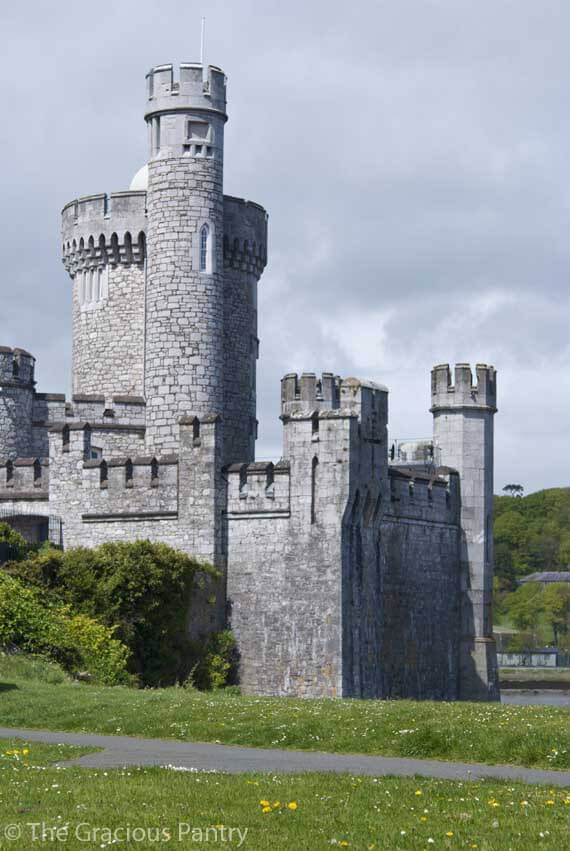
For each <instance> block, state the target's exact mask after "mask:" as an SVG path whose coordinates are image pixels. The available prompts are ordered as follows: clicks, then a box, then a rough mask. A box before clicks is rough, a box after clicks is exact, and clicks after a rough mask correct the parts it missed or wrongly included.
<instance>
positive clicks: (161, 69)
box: [145, 62, 226, 119]
mask: <svg viewBox="0 0 570 851" xmlns="http://www.w3.org/2000/svg"><path fill="white" fill-rule="evenodd" d="M177 74H178V79H176V77H175V69H174V66H173V65H171V64H169V65H157V66H155V67H154V68H151V69H150V71H149V72H148V74H147V75H146V110H145V118H147V119H148V118H149V116H151V115H153V114H155V113H157V112H174V111H185V110H200V111H203V112H218V113H221V114H222V115H223V116H224V117H225V115H226V76H225V74H224V72H223V71H222V69H221V68H218V67H217V66H216V65H208V66H207V67H206V68H204V67H203V65H201V64H200V63H195V62H184V63H182V64H181V65H180V66H179V68H178V69H177Z"/></svg>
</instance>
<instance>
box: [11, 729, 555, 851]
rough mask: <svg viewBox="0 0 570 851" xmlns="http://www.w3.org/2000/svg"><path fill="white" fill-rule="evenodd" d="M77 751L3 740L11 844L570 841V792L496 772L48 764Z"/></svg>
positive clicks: (495, 846) (526, 846) (522, 845)
mask: <svg viewBox="0 0 570 851" xmlns="http://www.w3.org/2000/svg"><path fill="white" fill-rule="evenodd" d="M15 749H16V750H17V751H18V753H17V754H15V753H14V750H15ZM24 750H27V751H28V753H27V754H26V755H25V756H24V755H23V751H24ZM78 750H79V749H77V748H70V747H67V748H64V747H62V746H51V745H49V746H48V745H40V744H36V743H34V742H32V743H31V744H26V743H23V742H22V743H15V742H13V741H12V742H0V848H11V849H15V850H16V849H17V851H24V850H25V851H29V849H30V848H33V847H35V845H36V844H37V846H38V847H45V845H47V846H49V847H53V846H56V847H66V848H71V849H83V848H109V847H111V846H112V845H120V846H126V847H132V848H135V847H138V848H152V847H156V846H161V847H164V846H167V845H170V846H172V847H175V848H185V847H186V848H191V847H193V848H197V847H203V846H204V845H205V846H206V847H234V848H237V847H241V848H245V849H249V851H282V849H286V848H291V849H295V850H296V851H303V849H306V850H307V851H309V849H310V851H317V850H318V849H331V848H353V849H369V851H371V849H374V848H375V849H378V851H387V849H389V850H390V851H392V849H396V850H397V849H401V851H415V849H418V851H421V849H426V850H427V849H432V848H433V849H455V848H456V849H475V848H477V849H479V851H503V850H504V851H509V849H513V851H515V849H516V851H536V849H537V848H541V849H542V848H545V849H546V848H550V849H553V851H562V849H563V848H567V847H568V817H569V814H570V790H568V791H566V792H565V791H564V790H561V789H548V788H547V787H539V786H527V785H525V784H521V783H507V782H504V783H503V782H498V781H490V780H489V781H480V782H465V783H461V782H451V781H441V780H426V779H424V778H421V779H414V778H393V777H387V778H371V777H367V778H358V777H346V776H331V775H322V774H305V775H301V776H283V777H275V776H265V775H233V776H230V775H223V774H216V773H211V772H208V773H199V772H188V771H184V772H181V771H174V770H169V769H166V768H151V769H128V770H119V769H114V770H111V769H109V770H105V771H103V770H95V769H83V768H61V769H56V768H46V762H47V761H48V760H49V759H50V757H51V758H52V759H62V758H64V757H65V755H69V756H71V755H75V754H76V753H77V752H78ZM117 829H119V831H120V832H117ZM42 830H43V842H42V841H40V840H41V836H42V833H41V832H42ZM56 830H59V831H60V833H59V835H58V834H56V832H55V831H56ZM230 830H231V833H230ZM18 831H19V832H20V836H19V838H18V837H17V832H18ZM127 831H130V841H127V840H128V839H129V834H128V833H127ZM10 837H12V838H10ZM14 837H16V838H14ZM206 840H207V841H206Z"/></svg>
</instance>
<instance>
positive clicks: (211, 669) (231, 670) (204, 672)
mask: <svg viewBox="0 0 570 851" xmlns="http://www.w3.org/2000/svg"><path fill="white" fill-rule="evenodd" d="M236 676H237V646H236V642H235V638H234V636H233V634H232V633H231V631H230V630H228V629H226V630H223V631H222V632H215V633H213V634H212V635H211V636H210V637H209V638H208V640H207V641H206V643H205V645H204V647H203V650H202V652H201V653H200V660H199V662H198V663H197V664H196V666H195V667H194V669H193V671H192V673H191V676H190V680H191V683H192V685H195V686H196V687H197V688H200V689H219V688H223V687H224V686H227V685H234V684H235V682H236Z"/></svg>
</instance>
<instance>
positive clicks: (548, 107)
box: [0, 0, 570, 488]
mask: <svg viewBox="0 0 570 851" xmlns="http://www.w3.org/2000/svg"><path fill="white" fill-rule="evenodd" d="M203 11H204V9H203V7H202V5H201V4H198V3H190V4H188V3H187V2H184V3H183V2H180V0H173V2H170V3H168V4H164V3H159V2H157V0H155V2H152V3H151V2H149V0H142V2H140V0H139V2H136V3H135V2H134V0H123V2H121V3H120V4H116V8H113V9H105V8H101V9H99V10H98V11H94V7H93V5H92V4H87V3H78V4H70V3H64V4H57V5H56V4H51V3H42V2H36V3H34V4H33V11H32V10H30V9H29V8H28V7H24V6H22V7H17V6H11V7H10V8H3V10H2V12H0V25H1V26H2V32H3V35H4V45H3V47H4V50H3V53H4V55H3V60H4V61H3V77H2V86H1V87H2V99H3V106H4V119H3V122H2V128H1V131H0V153H1V154H2V158H1V162H2V166H1V168H2V187H3V204H2V206H1V217H2V222H1V224H2V237H3V239H2V258H3V263H2V270H3V284H2V311H1V322H2V324H1V329H0V330H1V334H0V337H1V339H0V343H2V344H8V345H21V346H24V347H26V348H29V349H31V350H32V351H33V352H34V353H35V354H36V355H37V357H38V361H39V362H38V374H39V378H40V383H41V386H42V389H45V390H60V389H66V388H67V386H68V375H69V350H70V308H69V282H68V280H67V279H66V275H65V273H64V271H63V268H62V267H61V263H60V260H59V251H60V245H59V242H60V239H59V211H60V208H61V207H62V206H63V204H64V203H65V202H66V201H68V200H70V199H71V198H73V197H76V196H77V195H83V194H89V193H91V192H99V191H114V190H118V189H122V188H125V187H126V186H127V185H128V183H129V181H130V179H131V177H132V175H133V174H134V172H135V171H136V170H137V169H138V167H139V166H140V165H141V164H142V163H143V162H144V160H145V157H146V133H145V127H144V123H143V120H142V103H143V91H144V74H145V72H146V70H147V69H148V67H149V66H150V65H152V64H157V63H160V62H168V61H174V62H177V61H181V60H187V59H195V58H197V53H198V44H199V33H198V30H199V19H200V15H201V14H202V13H203ZM205 13H206V14H207V16H208V23H207V59H208V60H209V61H212V62H214V63H216V64H219V65H221V66H222V67H223V68H224V70H225V71H226V72H227V74H228V76H229V114H230V121H229V123H228V126H227V148H226V191H228V192H229V193H231V194H236V195H245V196H246V197H248V198H251V199H253V200H257V201H259V202H260V203H262V204H264V205H265V206H266V207H267V209H268V211H269V213H270V265H269V267H268V269H267V271H266V273H265V275H264V278H263V279H262V282H261V292H260V334H261V338H262V349H261V354H262V361H261V363H260V375H259V383H258V389H259V400H260V412H259V413H260V420H261V440H260V447H259V453H260V455H264V456H267V455H269V454H273V453H276V452H278V451H279V442H280V425H279V422H278V420H277V414H278V399H279V379H280V377H281V374H282V373H283V372H286V371H289V370H291V369H313V370H321V369H333V370H335V371H337V372H340V373H344V374H349V373H353V374H354V373H356V374H361V375H365V376H370V377H371V378H377V379H379V380H382V381H384V382H385V383H387V384H388V385H389V386H390V388H391V431H392V434H394V435H402V434H404V436H405V435H412V436H413V435H416V434H425V433H428V432H429V429H430V417H429V414H428V413H427V407H428V405H429V395H428V393H429V370H430V367H431V366H432V363H434V362H436V361H441V360H448V359H449V360H455V359H457V360H464V359H472V360H473V361H475V360H480V361H489V362H495V364H496V366H497V367H498V368H499V370H500V378H499V381H500V384H499V388H500V408H501V411H500V414H499V416H498V418H497V423H496V425H497V486H498V487H499V488H500V486H501V485H502V483H503V482H504V481H506V480H520V481H523V482H524V483H525V484H526V485H527V487H528V488H537V487H542V486H548V485H555V484H565V483H568V481H569V479H570V461H566V455H565V451H564V450H565V438H566V434H567V433H568V431H569V430H570V411H569V407H568V403H567V399H568V398H569V394H568V390H569V389H570V388H569V387H568V383H569V382H568V379H567V375H569V374H570V369H569V366H570V352H569V346H568V334H567V324H568V323H567V317H568V315H569V308H570V304H569V302H570V296H569V295H568V286H567V279H568V274H569V269H570V249H569V240H568V233H569V230H570V228H569V224H570V222H569V208H570V198H569V191H568V188H567V187H568V183H569V181H568V171H569V168H568V164H567V150H568V147H569V141H570V117H569V114H568V109H567V104H568V102H569V100H570V97H569V96H570V78H569V77H568V73H567V61H568V60H567V33H568V29H569V25H570V8H569V7H568V4H567V3H563V2H554V0H545V2H542V3H536V2H533V0H499V2H491V0H483V2H480V3H477V4H473V3H471V2H467V0H399V2H398V3H386V2H381V3H378V2H371V0H363V2H360V3H357V4H352V6H347V4H346V3H340V2H338V1H337V0H334V2H330V1H329V2H325V0H312V2H311V3H308V4H307V3H301V2H300V0H292V2H290V3H289V4H286V5H284V4H282V3H277V2H275V0H263V1H262V0H249V2H247V0H236V2H234V3H232V4H228V3H227V2H222V1H221V0H210V2H209V3H208V7H207V8H206V9H205ZM554 453H555V454H556V459H557V460H556V464H554V463H553V454H554Z"/></svg>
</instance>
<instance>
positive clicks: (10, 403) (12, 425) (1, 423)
mask: <svg viewBox="0 0 570 851" xmlns="http://www.w3.org/2000/svg"><path fill="white" fill-rule="evenodd" d="M34 365H35V358H34V357H33V355H31V354H30V353H29V352H26V351H24V349H10V348H8V347H6V346H0V458H3V459H5V458H18V457H20V458H22V457H26V456H28V455H30V453H31V451H32V406H33V401H34V386H35V381H34Z"/></svg>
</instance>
